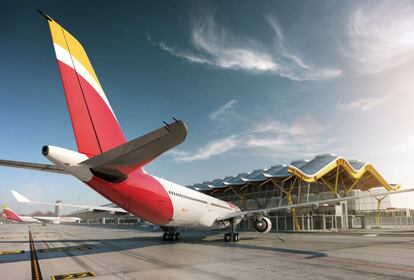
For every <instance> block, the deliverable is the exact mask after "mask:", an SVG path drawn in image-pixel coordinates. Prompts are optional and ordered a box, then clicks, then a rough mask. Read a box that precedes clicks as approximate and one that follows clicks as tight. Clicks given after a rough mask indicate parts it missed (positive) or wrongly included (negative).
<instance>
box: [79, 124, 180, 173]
mask: <svg viewBox="0 0 414 280" xmlns="http://www.w3.org/2000/svg"><path fill="white" fill-rule="evenodd" d="M186 135H187V127H186V125H185V124H184V122H183V121H181V120H178V121H175V122H173V123H170V124H166V126H164V127H161V128H159V129H157V130H154V131H152V132H150V133H147V134H145V135H144V136H141V137H138V138H136V139H134V140H132V141H129V142H127V143H125V144H122V145H120V146H118V147H116V148H113V149H111V150H108V151H106V152H104V153H102V154H99V155H97V156H95V157H92V158H90V159H87V160H85V161H83V162H81V163H79V164H80V165H84V166H87V167H89V168H90V169H91V171H92V173H95V174H105V175H112V176H120V175H121V176H122V175H127V174H128V173H130V172H131V171H132V170H135V169H137V168H139V167H142V166H143V165H145V164H147V163H148V162H150V161H151V160H153V159H154V158H156V157H157V156H159V155H161V154H162V153H164V152H166V151H168V150H169V149H171V148H173V147H175V146H176V145H178V144H180V143H181V142H183V141H184V139H185V137H186ZM120 173H121V174H120ZM98 177H99V176H98Z"/></svg>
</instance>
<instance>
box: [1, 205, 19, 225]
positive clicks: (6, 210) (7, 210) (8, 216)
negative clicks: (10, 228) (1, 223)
mask: <svg viewBox="0 0 414 280" xmlns="http://www.w3.org/2000/svg"><path fill="white" fill-rule="evenodd" d="M3 214H4V215H5V216H6V219H7V220H10V221H16V222H22V219H21V218H20V216H19V215H17V214H16V213H15V212H14V211H13V210H11V209H10V208H8V207H4V208H3Z"/></svg>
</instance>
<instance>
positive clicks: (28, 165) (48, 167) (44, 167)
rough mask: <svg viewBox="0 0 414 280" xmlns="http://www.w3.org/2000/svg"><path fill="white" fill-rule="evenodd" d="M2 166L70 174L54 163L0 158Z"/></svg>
mask: <svg viewBox="0 0 414 280" xmlns="http://www.w3.org/2000/svg"><path fill="white" fill-rule="evenodd" d="M0 166H8V167H16V168H24V169H32V170H37V171H47V172H54V173H66V174H68V173H67V172H66V171H65V170H63V169H62V168H60V167H59V166H57V165H52V164H43V163H32V162H24V161H14V160H0Z"/></svg>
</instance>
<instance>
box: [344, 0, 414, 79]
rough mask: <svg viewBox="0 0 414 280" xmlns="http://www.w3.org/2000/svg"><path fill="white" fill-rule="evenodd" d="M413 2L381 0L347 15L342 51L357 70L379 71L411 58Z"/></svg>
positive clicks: (413, 47)
mask: <svg viewBox="0 0 414 280" xmlns="http://www.w3.org/2000/svg"><path fill="white" fill-rule="evenodd" d="M413 26H414V2H412V1H383V2H378V3H376V4H375V5H371V4H370V5H366V6H363V7H360V8H359V9H357V10H356V11H355V12H354V13H352V14H351V16H350V17H349V22H348V30H347V37H348V43H347V47H346V50H345V53H346V54H347V56H348V57H350V58H351V59H353V60H354V62H356V67H355V68H356V71H358V73H359V74H372V73H379V72H382V71H384V70H387V69H391V68H394V67H397V66H399V65H401V64H403V63H405V62H408V61H410V60H412V59H413V58H414V29H413Z"/></svg>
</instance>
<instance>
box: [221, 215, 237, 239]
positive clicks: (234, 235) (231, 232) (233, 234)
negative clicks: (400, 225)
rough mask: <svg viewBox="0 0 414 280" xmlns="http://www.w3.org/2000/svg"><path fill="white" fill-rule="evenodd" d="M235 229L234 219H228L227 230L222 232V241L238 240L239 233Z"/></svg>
mask: <svg viewBox="0 0 414 280" xmlns="http://www.w3.org/2000/svg"><path fill="white" fill-rule="evenodd" d="M235 231H236V224H235V223H234V220H230V225H229V232H226V233H225V234H224V242H231V241H233V242H239V233H238V232H235Z"/></svg>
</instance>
